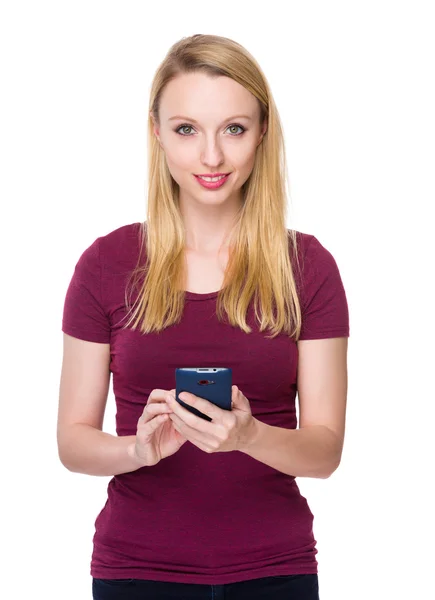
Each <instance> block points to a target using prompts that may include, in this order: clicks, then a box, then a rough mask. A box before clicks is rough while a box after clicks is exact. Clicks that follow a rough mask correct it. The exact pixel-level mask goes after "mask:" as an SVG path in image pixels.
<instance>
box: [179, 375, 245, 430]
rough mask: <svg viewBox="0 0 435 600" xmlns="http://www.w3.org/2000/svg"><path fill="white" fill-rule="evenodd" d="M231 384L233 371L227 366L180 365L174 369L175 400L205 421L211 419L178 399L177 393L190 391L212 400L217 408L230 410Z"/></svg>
mask: <svg viewBox="0 0 435 600" xmlns="http://www.w3.org/2000/svg"><path fill="white" fill-rule="evenodd" d="M232 385H233V372H232V369H230V368H227V367H182V368H179V369H175V397H176V399H177V402H179V403H180V404H181V405H182V406H184V408H186V409H187V410H189V411H190V412H191V413H193V414H194V415H197V416H198V417H201V418H202V419H205V420H206V421H211V420H212V419H211V418H210V417H209V416H207V415H205V414H203V413H202V412H200V411H199V410H197V409H196V408H194V407H193V406H189V405H187V404H186V403H185V402H183V401H182V400H180V398H179V397H178V396H179V394H181V393H182V392H190V393H191V394H194V395H195V396H199V397H200V398H204V399H205V400H208V401H209V402H212V403H213V404H215V405H216V406H218V407H219V408H223V409H224V410H231V398H232Z"/></svg>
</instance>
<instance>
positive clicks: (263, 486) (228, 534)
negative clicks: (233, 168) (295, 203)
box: [62, 223, 349, 584]
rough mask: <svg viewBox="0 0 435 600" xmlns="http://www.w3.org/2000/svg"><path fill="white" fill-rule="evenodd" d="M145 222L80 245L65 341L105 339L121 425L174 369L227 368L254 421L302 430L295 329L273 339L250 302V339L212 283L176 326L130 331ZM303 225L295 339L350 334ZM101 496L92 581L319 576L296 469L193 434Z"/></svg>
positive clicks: (337, 286)
mask: <svg viewBox="0 0 435 600" xmlns="http://www.w3.org/2000/svg"><path fill="white" fill-rule="evenodd" d="M139 227H140V224H139V223H132V224H129V225H125V226H123V227H119V228H118V229H116V230H114V231H112V232H110V233H109V234H107V235H104V236H101V237H98V238H97V239H96V240H95V242H93V243H92V244H91V245H90V246H89V247H88V248H87V249H86V250H85V251H84V252H83V254H82V255H81V256H80V258H79V260H78V262H77V264H76V267H75V270H74V273H73V276H72V279H71V282H70V284H69V287H68V290H67V293H66V298H65V305H64V312H63V321H62V331H64V332H65V333H67V334H69V335H71V336H74V337H76V338H80V339H83V340H88V341H91V342H101V343H105V344H108V343H110V370H111V372H112V376H113V391H114V395H115V399H116V407H117V412H116V431H117V434H118V435H120V436H123V435H135V434H136V426H137V420H138V418H139V417H140V415H141V414H142V411H143V408H144V405H145V404H146V401H147V399H148V396H149V394H150V393H151V391H152V390H153V389H154V388H160V389H167V390H170V389H172V388H175V369H176V368H177V367H215V366H216V367H230V368H231V369H232V373H233V378H232V383H233V385H237V386H238V387H239V388H240V390H241V391H242V393H243V394H244V395H245V396H246V397H247V398H248V400H249V402H250V405H251V410H252V413H253V415H254V417H256V418H257V419H259V420H260V421H263V422H264V423H268V424H269V425H274V426H275V427H283V428H287V429H292V428H296V427H297V419H296V409H295V396H296V392H297V388H296V375H297V365H298V349H297V345H296V343H295V342H293V341H292V340H291V339H290V338H289V337H288V336H287V334H280V335H278V336H277V337H275V338H274V339H266V337H265V336H266V335H267V334H269V333H270V332H268V331H265V332H263V333H260V332H259V330H258V329H259V328H258V325H257V324H256V320H255V312H254V309H253V305H252V304H251V307H250V310H249V313H248V318H247V322H248V324H249V325H250V326H251V327H252V329H253V331H252V333H250V334H246V333H244V332H243V331H241V330H240V329H238V328H235V327H232V326H230V325H226V324H223V323H220V322H219V321H218V320H217V317H216V315H215V308H216V298H217V292H212V293H208V294H196V293H192V292H186V303H185V309H184V314H183V319H182V321H181V322H180V323H179V324H178V325H173V326H171V327H169V328H167V329H165V330H164V331H162V332H160V333H158V334H156V333H153V334H148V335H142V334H141V333H140V332H139V331H131V330H130V329H128V330H125V329H124V330H123V329H122V327H123V326H124V325H125V323H126V320H125V319H124V317H125V315H126V309H125V305H124V292H125V287H126V283H127V279H128V276H129V275H130V273H131V271H132V269H133V268H134V267H135V265H136V261H137V258H138V253H139V238H138V233H139ZM297 234H298V236H299V239H300V242H301V250H302V252H301V255H302V257H303V265H304V267H303V268H304V270H303V276H302V284H301V301H302V314H303V327H302V335H301V338H300V339H301V340H307V339H320V338H333V337H348V336H349V313H348V305H347V300H346V294H345V290H344V287H343V283H342V280H341V276H340V273H339V270H338V267H337V264H336V262H335V260H334V258H333V256H332V255H331V253H330V252H329V251H328V250H327V249H326V248H325V247H324V246H322V244H321V243H320V242H319V241H318V240H317V238H315V237H314V236H313V235H309V234H305V233H300V232H297ZM296 273H297V272H296ZM132 298H133V299H134V298H135V296H133V297H132ZM107 492H108V497H107V501H106V503H105V506H104V507H103V508H102V510H101V511H100V513H99V514H98V516H97V518H96V521H95V535H94V538H93V543H94V546H93V553H92V560H91V571H90V572H91V576H93V577H97V578H106V579H121V578H137V579H151V580H155V581H170V582H180V583H203V584H204V583H206V584H225V583H233V582H237V581H245V580H248V579H256V578H259V577H267V576H272V575H292V574H304V573H317V560H316V554H317V549H316V540H315V537H314V534H313V513H312V512H311V510H310V508H309V506H308V504H307V501H306V499H305V497H304V496H302V495H301V493H300V491H299V488H298V485H297V483H296V480H295V478H294V477H292V476H289V475H286V474H284V473H281V472H280V471H278V470H276V469H273V468H272V467H269V466H267V465H265V464H264V463H262V462H260V461H258V460H256V459H254V458H252V457H250V456H248V455H246V454H244V453H242V452H238V451H233V452H216V453H211V454H208V453H206V452H203V451H202V450H200V449H199V448H197V447H196V446H194V445H193V444H191V443H190V442H186V443H185V444H184V445H183V446H182V447H181V448H180V449H179V450H178V452H176V453H175V454H173V455H172V456H169V457H167V458H164V459H163V460H161V461H160V462H159V463H158V464H157V465H154V466H152V467H143V468H140V469H138V470H136V471H134V472H132V473H124V474H120V475H116V476H114V477H112V478H111V479H110V481H109V483H108V488H107Z"/></svg>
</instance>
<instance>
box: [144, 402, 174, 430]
mask: <svg viewBox="0 0 435 600" xmlns="http://www.w3.org/2000/svg"><path fill="white" fill-rule="evenodd" d="M171 412H172V409H171V408H170V407H169V406H168V405H167V404H166V402H158V403H155V404H148V405H147V406H145V408H144V410H143V413H142V414H141V416H140V417H139V419H138V425H140V424H143V423H147V422H148V421H150V420H151V419H152V418H153V417H155V416H156V415H159V414H163V413H166V414H169V413H171Z"/></svg>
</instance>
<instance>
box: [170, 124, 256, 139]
mask: <svg viewBox="0 0 435 600" xmlns="http://www.w3.org/2000/svg"><path fill="white" fill-rule="evenodd" d="M183 127H189V128H190V129H193V127H192V125H189V124H188V123H183V125H180V126H179V127H177V129H174V131H175V133H178V135H181V136H182V137H192V136H191V135H190V134H186V133H180V132H179V130H180V129H183ZM230 127H240V129H241V130H242V131H241V132H240V133H234V134H230V136H231V137H239V136H241V135H242V134H243V133H244V132H245V131H246V129H245V127H243V126H242V125H239V124H238V123H232V124H231V125H228V127H227V129H229V128H230Z"/></svg>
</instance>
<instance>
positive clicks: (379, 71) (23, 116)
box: [0, 0, 435, 600]
mask: <svg viewBox="0 0 435 600" xmlns="http://www.w3.org/2000/svg"><path fill="white" fill-rule="evenodd" d="M433 8H434V6H433V3H432V2H429V1H428V2H422V1H420V2H419V1H416V0H414V1H413V2H410V1H409V2H400V1H395V2H388V1H383V0H376V1H367V0H366V1H364V2H353V1H349V0H347V1H342V2H339V1H329V2H323V1H318V2H313V1H307V0H305V1H300V2H291V1H288V0H287V1H286V2H285V3H284V2H278V1H271V0H268V1H267V2H265V3H259V4H258V5H256V4H254V3H252V2H234V1H232V2H226V1H223V0H221V1H220V2H218V3H216V4H210V3H204V2H193V1H190V2H189V1H184V2H168V1H166V2H163V3H152V2H145V1H132V0H130V1H128V2H121V1H116V2H115V1H109V0H104V1H96V0H86V1H79V0H75V1H74V2H72V1H71V2H68V1H60V0H57V1H52V2H48V1H43V0H39V1H38V2H20V1H17V0H14V1H12V0H11V1H9V2H2V3H1V9H0V60H1V73H0V76H1V87H2V91H1V95H0V102H1V107H0V118H1V124H0V125H1V134H0V144H1V148H0V152H1V155H0V159H1V171H2V175H1V181H0V185H1V190H0V193H1V211H2V219H1V230H2V236H1V244H2V251H1V259H2V272H3V285H2V294H1V297H2V304H3V306H2V317H3V319H2V321H3V322H2V326H3V341H4V342H5V343H4V344H3V348H2V354H1V356H2V358H1V366H2V374H1V383H2V413H3V414H2V425H3V427H2V436H1V438H2V446H3V451H2V468H1V487H2V492H1V496H0V498H1V503H2V510H1V519H2V523H1V532H2V534H1V537H2V548H3V550H4V551H6V553H5V554H4V555H3V559H2V567H3V569H4V570H3V576H2V588H4V586H6V589H7V588H8V586H10V588H11V590H12V591H10V592H9V593H8V595H7V596H5V597H8V598H11V599H15V598H17V599H21V598H23V599H24V598H28V597H30V596H31V595H32V594H35V597H38V598H43V597H46V598H62V599H63V600H69V599H71V600H73V599H74V600H76V599H77V598H81V599H88V598H89V599H90V598H91V577H90V573H89V563H90V555H91V551H92V536H93V533H94V521H95V518H96V516H97V514H98V512H99V511H100V510H101V508H102V506H103V505H104V502H105V499H106V488H107V484H108V482H109V479H110V478H109V477H90V476H87V475H81V474H77V473H71V472H69V471H68V470H66V469H65V467H63V466H62V464H61V463H60V461H59V459H58V455H57V445H56V419H57V402H58V387H59V378H60V368H61V360H62V356H61V354H62V332H61V317H62V310H63V301H64V297H65V293H66V289H67V286H68V283H69V281H70V278H71V276H72V273H73V269H74V265H75V264H76V262H77V260H78V258H79V256H80V254H81V253H82V252H83V251H84V249H85V248H86V247H88V246H89V245H90V244H91V243H92V242H93V241H94V240H95V239H96V238H97V237H98V236H101V235H105V234H106V233H109V232H110V231H112V230H113V229H115V228H117V227H120V226H121V225H124V224H128V223H132V222H135V221H140V220H143V219H145V206H146V204H145V203H146V198H145V189H146V177H147V174H146V152H147V149H146V123H147V107H148V100H149V88H150V85H151V81H152V78H153V75H154V72H155V70H156V68H157V66H158V64H159V63H160V62H161V60H163V58H164V55H165V53H166V52H167V50H168V49H169V47H170V45H172V44H173V43H174V42H175V41H177V40H178V39H180V38H181V37H185V36H188V35H192V34H194V33H213V34H217V35H224V36H227V37H230V38H233V39H234V40H236V41H238V42H239V43H241V44H243V45H244V46H245V47H246V48H247V49H248V50H249V51H250V52H251V53H252V54H253V55H254V57H255V58H256V59H257V60H258V62H259V63H260V65H261V67H262V69H263V70H264V72H265V74H266V76H267V78H268V81H269V83H270V85H271V88H272V92H273V94H274V98H275V101H276V103H277V106H278V110H279V113H280V116H281V119H282V122H283V125H284V131H285V140H286V150H287V159H288V165H289V176H290V185H291V199H290V203H289V204H291V214H292V215H293V216H292V221H291V222H289V223H288V227H294V228H296V229H298V230H300V231H303V232H307V233H310V234H314V235H315V236H316V237H317V238H318V239H319V240H320V241H321V243H322V244H323V245H324V246H325V247H326V248H327V249H328V250H329V251H330V252H331V253H332V254H333V255H334V257H335V259H336V261H337V264H338V266H339V269H340V272H341V275H342V279H343V282H344V285H345V289H346V293H347V297H348V303H349V309H350V338H349V356H348V363H349V391H348V411H347V430H346V440H345V448H344V453H343V459H342V463H341V465H340V467H339V469H338V470H337V471H336V472H335V473H334V474H333V476H332V477H331V478H329V479H327V480H315V479H299V480H298V481H299V485H300V488H301V491H302V492H303V494H304V495H305V496H306V497H307V499H308V501H309V504H310V506H311V509H312V511H313V512H314V515H315V522H314V526H315V535H316V538H317V541H318V550H319V553H318V560H319V583H320V593H321V599H322V600H341V599H343V600H360V599H361V600H363V599H364V600H366V599H367V598H370V599H372V600H375V599H376V600H377V599H379V600H381V599H382V600H384V599H385V598H395V599H396V598H429V597H435V592H434V591H433V583H432V579H431V576H430V572H431V567H432V566H433V560H434V550H433V538H434V519H433V509H434V506H435V498H434V494H433V492H432V491H429V487H430V486H431V480H432V477H433V473H434V468H433V458H434V448H433V441H432V439H433V436H432V434H433V421H432V419H431V416H432V415H433V403H434V400H435V394H434V387H433V383H432V380H433V377H432V375H433V372H434V368H433V362H434V358H435V357H434V350H433V339H434V319H433V307H434V294H433V288H432V287H431V286H432V283H433V277H434V266H433V262H434V252H433V239H434V237H433V222H432V219H430V218H429V211H430V210H431V208H432V206H433V204H434V200H435V194H434V188H435V186H434V167H435V141H434V140H435V120H434V107H435V93H434V85H435V82H434V71H435V68H434V56H435V42H434V39H435V38H434V35H433V32H434V29H435V19H434V16H433V14H431V9H432V10H433ZM114 414H115V405H114V397H113V392H112V391H111V392H110V395H109V400H108V408H107V413H106V418H105V424H104V429H105V431H108V432H110V433H115V422H114ZM432 594H433V595H432ZM32 597H33V596H32Z"/></svg>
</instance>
